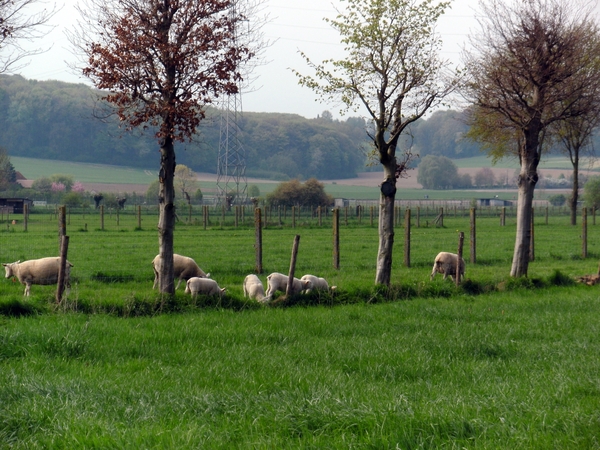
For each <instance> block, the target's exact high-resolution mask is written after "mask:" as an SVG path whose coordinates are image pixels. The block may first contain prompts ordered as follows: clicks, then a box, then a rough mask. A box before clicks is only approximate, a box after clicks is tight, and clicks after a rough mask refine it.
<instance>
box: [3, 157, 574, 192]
mask: <svg viewBox="0 0 600 450" xmlns="http://www.w3.org/2000/svg"><path fill="white" fill-rule="evenodd" d="M11 162H12V163H13V165H14V167H15V169H16V170H18V171H19V172H21V173H23V175H25V176H26V177H27V178H28V179H37V178H40V177H44V176H45V177H48V176H51V175H53V174H67V175H72V176H73V178H74V179H75V180H77V181H81V182H84V183H109V184H110V183H113V184H150V183H151V182H152V181H154V180H155V179H156V169H147V170H144V169H134V168H127V167H120V166H111V165H103V164H87V163H73V162H64V161H53V160H42V159H33V158H22V157H11ZM454 163H455V164H456V165H457V167H459V168H473V167H490V166H491V160H490V159H489V158H488V157H487V156H485V155H481V156H478V157H473V158H464V159H457V160H454ZM496 167H505V168H507V169H509V170H514V169H516V168H518V163H517V161H516V160H515V159H513V158H505V159H503V160H501V161H499V162H498V163H497V164H496ZM544 168H545V169H550V168H560V169H565V170H569V169H572V166H571V163H570V161H569V160H568V159H567V158H563V157H552V158H547V159H544V160H543V161H542V162H541V163H540V169H544ZM412 176H414V175H412ZM249 184H250V185H252V184H255V185H256V186H257V187H258V188H259V190H260V193H261V197H265V196H266V195H267V194H269V193H271V192H272V191H273V190H274V189H275V188H276V187H277V185H278V182H259V183H253V182H250V183H249ZM324 184H325V191H326V192H327V193H328V194H330V195H332V196H333V197H335V198H347V199H357V200H378V199H379V188H378V186H377V185H373V186H348V185H343V184H332V183H331V182H325V183H324ZM199 187H200V189H202V191H203V192H205V193H207V194H212V193H214V192H216V190H217V187H216V183H215V182H209V181H202V182H200V183H199ZM141 194H143V193H141ZM496 194H497V195H498V198H500V199H503V200H514V199H515V198H516V192H505V191H498V192H495V193H494V195H496ZM490 195H491V194H490V193H489V192H477V191H473V190H463V191H460V190H451V191H447V190H441V191H440V190H428V189H402V190H401V191H399V192H398V194H397V199H398V200H406V201H425V199H429V200H441V201H450V200H462V201H470V200H472V199H476V198H489V197H490ZM548 195H552V191H551V190H547V191H544V192H542V191H540V192H539V193H538V194H537V198H539V199H543V198H547V196H548Z"/></svg>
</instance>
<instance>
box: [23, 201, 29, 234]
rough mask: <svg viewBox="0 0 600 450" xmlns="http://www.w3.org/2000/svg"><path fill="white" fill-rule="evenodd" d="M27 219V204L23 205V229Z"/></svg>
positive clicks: (25, 229) (24, 229) (25, 228)
mask: <svg viewBox="0 0 600 450" xmlns="http://www.w3.org/2000/svg"><path fill="white" fill-rule="evenodd" d="M28 219H29V205H27V203H25V204H24V205H23V231H27V221H28Z"/></svg>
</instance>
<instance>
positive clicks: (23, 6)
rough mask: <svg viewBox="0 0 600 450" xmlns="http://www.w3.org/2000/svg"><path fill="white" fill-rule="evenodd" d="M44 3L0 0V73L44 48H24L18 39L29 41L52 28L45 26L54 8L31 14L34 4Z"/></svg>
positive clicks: (25, 0) (27, 0)
mask: <svg viewBox="0 0 600 450" xmlns="http://www.w3.org/2000/svg"><path fill="white" fill-rule="evenodd" d="M39 3H43V2H40V1H38V0H0V52H4V51H7V49H8V51H7V52H6V53H5V54H4V55H3V56H2V57H0V73H4V72H6V71H8V70H9V69H17V68H20V67H23V66H18V67H17V66H15V65H16V64H17V63H18V61H21V60H23V58H26V57H29V56H33V55H37V54H39V53H42V52H43V50H41V49H36V50H25V49H24V48H23V47H22V46H21V45H20V44H19V41H32V40H34V39H40V38H42V37H44V36H45V35H46V34H47V33H48V32H49V31H50V30H51V29H52V27H50V26H49V25H48V22H49V21H50V19H51V18H52V17H53V16H54V14H55V13H56V9H55V8H52V9H50V10H47V9H45V8H44V9H42V10H41V11H39V12H36V13H33V14H30V11H31V9H30V8H32V7H33V6H35V5H36V4H39Z"/></svg>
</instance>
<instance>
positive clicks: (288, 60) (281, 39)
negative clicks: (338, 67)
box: [17, 0, 477, 118]
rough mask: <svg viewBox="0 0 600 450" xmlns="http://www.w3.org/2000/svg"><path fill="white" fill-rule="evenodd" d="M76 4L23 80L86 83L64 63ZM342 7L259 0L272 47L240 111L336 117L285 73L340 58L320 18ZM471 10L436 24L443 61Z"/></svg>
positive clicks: (451, 54)
mask: <svg viewBox="0 0 600 450" xmlns="http://www.w3.org/2000/svg"><path fill="white" fill-rule="evenodd" d="M76 3H77V1H76V0H65V1H64V3H61V2H59V3H58V4H57V6H58V7H61V8H62V9H61V11H60V12H59V13H58V14H57V15H56V16H55V17H54V18H53V20H52V22H53V24H55V25H56V28H55V29H54V30H53V31H52V32H51V33H50V34H49V35H48V36H46V37H45V38H44V40H43V43H39V42H38V43H37V44H36V45H38V46H40V45H44V46H46V47H49V46H52V48H51V49H50V50H48V51H47V52H45V53H43V54H40V55H36V56H34V57H32V58H31V59H30V61H29V64H28V65H27V66H26V67H24V68H22V69H20V70H18V71H17V73H20V74H21V75H23V76H24V77H26V78H28V79H35V80H61V81H67V82H75V83H86V84H89V82H88V81H87V79H85V78H83V77H81V76H78V75H77V74H75V73H73V72H72V71H71V69H69V63H71V64H73V63H74V62H75V61H74V58H73V56H72V55H71V53H70V51H69V48H70V45H69V43H68V41H67V39H66V36H65V34H64V30H65V29H66V28H71V27H72V26H73V24H74V22H75V21H76V19H77V12H76V11H75V9H74V5H75V4H76ZM48 5H51V3H47V6H48ZM61 5H62V6H61ZM341 6H343V2H341V1H339V0H333V1H329V0H264V3H263V9H264V12H265V13H266V14H268V16H269V21H268V22H267V23H266V24H265V25H264V27H263V32H264V37H265V39H267V40H269V41H271V42H272V44H271V45H270V46H269V47H268V48H267V49H266V51H265V54H264V60H265V61H266V63H265V64H264V65H262V66H259V67H257V68H256V69H255V70H254V73H253V75H254V77H255V78H256V80H255V81H254V89H253V91H251V92H246V93H244V94H243V96H242V105H243V109H244V110H245V111H252V112H277V113H293V114H300V115H302V116H304V117H307V118H314V117H316V116H317V115H319V114H321V113H322V112H323V111H324V110H329V111H330V112H332V114H333V115H334V117H339V115H338V110H339V106H337V105H334V104H324V103H320V102H319V101H316V100H317V97H316V96H315V95H314V93H313V92H312V91H311V90H310V89H308V88H304V87H301V86H299V85H298V83H297V78H296V76H295V75H294V74H293V73H292V71H291V70H290V69H291V68H293V69H296V70H298V71H300V72H305V73H306V72H307V70H306V69H307V66H306V63H305V62H304V60H303V59H302V58H301V57H300V54H299V51H303V52H304V53H306V54H307V55H308V56H309V57H310V58H311V60H313V61H314V62H321V61H322V60H323V59H327V58H332V57H333V58H336V57H337V56H339V55H340V54H341V50H342V46H341V45H340V43H339V35H338V34H337V33H336V32H335V31H333V30H332V29H331V28H330V27H329V26H328V24H327V23H325V22H324V21H323V18H324V17H330V18H333V17H335V14H336V11H335V7H338V8H339V7H341ZM476 6H477V0H454V1H453V2H452V7H451V9H449V10H448V11H447V13H446V14H445V15H444V16H443V17H442V18H441V19H440V21H439V23H438V33H439V34H440V36H441V38H442V40H443V42H444V47H443V51H442V57H443V58H446V59H449V60H451V61H453V62H455V63H458V62H459V59H460V51H461V48H462V47H463V45H465V43H466V41H467V36H468V34H469V32H470V31H474V30H475V29H476V28H477V22H476V20H475V13H474V8H475V7H476Z"/></svg>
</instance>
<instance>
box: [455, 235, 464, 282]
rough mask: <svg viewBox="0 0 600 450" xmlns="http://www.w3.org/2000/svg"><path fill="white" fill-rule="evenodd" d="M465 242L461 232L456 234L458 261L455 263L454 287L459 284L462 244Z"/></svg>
mask: <svg viewBox="0 0 600 450" xmlns="http://www.w3.org/2000/svg"><path fill="white" fill-rule="evenodd" d="M464 241H465V233H463V232H462V231H461V232H459V233H458V253H457V254H458V261H456V273H455V274H454V277H455V278H454V281H456V287H458V285H459V284H460V268H461V261H462V259H463V257H462V254H463V243H464Z"/></svg>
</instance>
